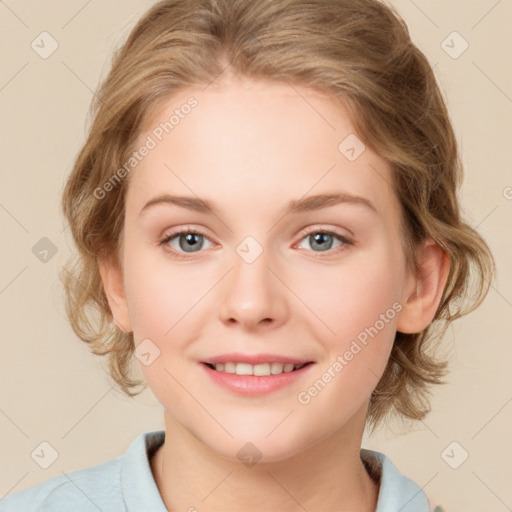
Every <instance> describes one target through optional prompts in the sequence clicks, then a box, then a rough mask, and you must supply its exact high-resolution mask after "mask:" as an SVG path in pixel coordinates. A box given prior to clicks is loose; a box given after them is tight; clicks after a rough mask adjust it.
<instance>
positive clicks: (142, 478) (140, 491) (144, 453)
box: [121, 430, 429, 512]
mask: <svg viewBox="0 0 512 512" xmlns="http://www.w3.org/2000/svg"><path fill="white" fill-rule="evenodd" d="M164 440H165V431H163V430H157V431H152V432H146V433H143V434H140V435H139V436H138V437H137V438H135V440H134V441H133V442H132V444H131V445H130V446H129V448H128V450H127V451H126V452H125V454H124V455H123V457H122V464H121V485H122V492H123V499H124V502H125V506H126V510H127V511H128V512H138V511H140V510H151V511H152V512H167V509H166V508H165V505H164V502H163V500H162V497H161V496H160V493H159V491H158V487H157V485H156V483H155V480H154V478H153V474H152V472H151V465H150V457H151V455H152V454H153V452H154V451H155V450H156V449H157V448H158V447H159V446H161V445H162V444H163V442H164ZM361 460H362V461H363V462H364V464H365V466H366V467H367V469H368V470H369V471H371V472H373V475H374V477H376V478H377V480H380V488H379V497H378V501H377V508H376V510H375V512H428V511H429V503H428V499H427V496H426V495H425V493H424V492H423V490H422V489H421V488H420V487H419V486H418V485H417V484H416V483H415V482H413V481H412V480H410V479H409V478H407V477H405V476H404V475H402V474H401V473H400V472H399V471H398V469H397V468H396V467H395V465H394V464H393V463H392V462H391V460H390V459H389V458H388V457H386V455H384V454H383V453H381V452H377V451H373V450H367V449H364V448H363V449H361Z"/></svg>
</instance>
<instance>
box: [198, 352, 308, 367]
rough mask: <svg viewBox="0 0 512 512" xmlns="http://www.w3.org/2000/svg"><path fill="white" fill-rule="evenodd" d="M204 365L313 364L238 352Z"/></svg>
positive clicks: (306, 360)
mask: <svg viewBox="0 0 512 512" xmlns="http://www.w3.org/2000/svg"><path fill="white" fill-rule="evenodd" d="M201 362H202V363H209V364H217V363H248V364H252V365H255V364H262V363H283V364H286V363H292V364H296V365H297V364H306V363H312V362H313V361H311V360H309V359H300V358H298V357H290V356H282V355H279V354H252V355H251V354H240V353H238V352H234V353H230V354H220V355H218V356H213V357H208V358H206V359H203V360H202V361H201Z"/></svg>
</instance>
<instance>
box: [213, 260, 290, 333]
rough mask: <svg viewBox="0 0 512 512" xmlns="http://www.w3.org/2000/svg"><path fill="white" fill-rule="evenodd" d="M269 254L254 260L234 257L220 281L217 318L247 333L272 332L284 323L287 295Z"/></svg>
mask: <svg viewBox="0 0 512 512" xmlns="http://www.w3.org/2000/svg"><path fill="white" fill-rule="evenodd" d="M268 254H269V253H267V252H266V251H263V252H262V253H261V254H260V255H259V256H258V257H257V258H256V259H255V260H254V261H252V262H250V259H249V260H247V259H244V257H242V256H240V255H239V254H238V253H236V254H235V255H234V258H233V267H232V269H231V271H230V272H229V274H228V275H227V276H226V278H225V279H224V280H223V281H224V283H223V287H222V293H221V295H222V296H221V298H220V301H221V302H220V307H219V315H220V318H221V321H222V322H224V323H227V324H236V325H239V326H240V328H242V329H244V330H246V331H254V330H257V329H261V328H265V329H274V328H277V327H279V326H280V325H282V324H283V323H284V322H286V319H287V317H288V314H289V305H288V302H287V295H288V294H289V293H290V292H289V291H288V288H287V287H286V285H285V284H284V282H283V281H284V279H283V276H280V275H279V270H278V268H277V267H276V264H275V261H274V263H273V262H272V261H270V260H271V258H270V257H269V256H268Z"/></svg>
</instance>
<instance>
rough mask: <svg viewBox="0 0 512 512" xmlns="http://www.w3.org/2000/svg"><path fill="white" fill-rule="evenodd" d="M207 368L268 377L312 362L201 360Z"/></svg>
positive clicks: (291, 371) (296, 369)
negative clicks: (211, 361) (212, 361)
mask: <svg viewBox="0 0 512 512" xmlns="http://www.w3.org/2000/svg"><path fill="white" fill-rule="evenodd" d="M202 364H204V365H206V366H207V367H208V368H210V369H212V370H215V371H217V372H221V373H228V374H229V373H231V374H236V375H253V376H255V377H269V376H271V375H281V374H283V373H293V372H296V371H298V370H301V369H302V368H304V367H306V366H309V365H311V364H313V361H308V362H306V363H299V364H294V363H281V362H268V363H259V364H254V365H253V364H250V363H244V362H234V361H228V362H225V363H215V364H214V363H207V362H203V363H202Z"/></svg>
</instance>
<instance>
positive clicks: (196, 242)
mask: <svg viewBox="0 0 512 512" xmlns="http://www.w3.org/2000/svg"><path fill="white" fill-rule="evenodd" d="M173 239H177V241H178V247H179V251H178V250H177V249H176V248H173V252H178V253H179V252H181V251H183V252H184V253H187V254H191V253H195V252H199V251H200V250H201V249H202V248H203V246H204V240H209V239H208V238H207V237H206V236H204V235H203V234H201V233H199V232H197V231H193V230H189V231H179V232H178V233H171V234H170V235H168V236H166V237H165V238H164V239H163V240H162V241H161V242H160V244H161V245H167V244H169V242H171V240H173Z"/></svg>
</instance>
